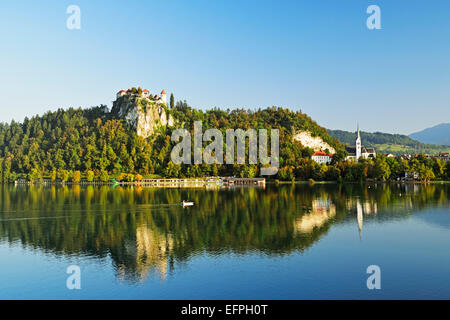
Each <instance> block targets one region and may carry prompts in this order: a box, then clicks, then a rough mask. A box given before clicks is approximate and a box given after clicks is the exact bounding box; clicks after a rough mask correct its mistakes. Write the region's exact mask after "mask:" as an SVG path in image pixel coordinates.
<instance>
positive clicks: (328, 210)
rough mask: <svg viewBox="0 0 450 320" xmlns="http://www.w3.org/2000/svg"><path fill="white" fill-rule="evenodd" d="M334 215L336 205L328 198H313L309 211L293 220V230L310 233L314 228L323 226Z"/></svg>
mask: <svg viewBox="0 0 450 320" xmlns="http://www.w3.org/2000/svg"><path fill="white" fill-rule="evenodd" d="M335 215H336V206H335V205H334V204H332V203H330V200H329V199H315V200H314V201H313V202H312V209H311V213H308V214H305V215H303V216H302V217H300V218H298V219H297V220H295V222H294V226H295V230H296V231H297V232H300V233H311V232H312V231H313V230H314V228H319V227H321V226H323V225H324V224H325V223H326V222H327V221H328V220H330V219H331V218H333V217H334V216H335Z"/></svg>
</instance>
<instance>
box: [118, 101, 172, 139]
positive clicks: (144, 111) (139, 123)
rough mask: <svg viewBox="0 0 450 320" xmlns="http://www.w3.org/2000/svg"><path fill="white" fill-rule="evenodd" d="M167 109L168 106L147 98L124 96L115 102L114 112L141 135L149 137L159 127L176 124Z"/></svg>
mask: <svg viewBox="0 0 450 320" xmlns="http://www.w3.org/2000/svg"><path fill="white" fill-rule="evenodd" d="M167 110H168V107H167V106H165V105H163V104H161V103H158V102H155V101H152V100H150V99H147V98H133V97H132V98H129V97H123V98H121V99H120V100H119V99H118V100H116V101H115V102H114V105H113V110H112V112H113V113H115V114H117V115H118V116H119V117H120V118H122V119H124V120H125V121H126V123H127V124H128V125H129V126H130V127H132V128H134V129H135V130H136V133H137V134H138V135H139V136H141V137H144V138H148V137H149V136H150V135H152V134H153V133H154V132H155V129H156V128H157V127H160V126H167V125H169V126H173V125H174V123H175V121H174V119H173V117H172V115H170V114H169V112H168V111H167Z"/></svg>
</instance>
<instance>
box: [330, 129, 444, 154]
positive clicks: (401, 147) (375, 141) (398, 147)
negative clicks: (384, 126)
mask: <svg viewBox="0 0 450 320" xmlns="http://www.w3.org/2000/svg"><path fill="white" fill-rule="evenodd" d="M328 133H329V134H330V135H331V136H332V137H334V138H336V139H338V140H339V141H341V142H342V143H343V144H346V145H351V146H353V145H354V144H355V140H356V133H355V132H349V131H343V130H328ZM361 140H362V144H363V145H364V146H366V147H374V148H375V150H376V152H377V153H392V154H396V155H401V154H415V153H422V152H423V153H426V154H434V155H436V154H438V153H439V152H450V146H444V145H436V144H427V143H422V142H420V141H417V140H414V139H412V138H410V137H408V136H407V135H402V134H390V133H383V132H374V133H369V132H361Z"/></svg>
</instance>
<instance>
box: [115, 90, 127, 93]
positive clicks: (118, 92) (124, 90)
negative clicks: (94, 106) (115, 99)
mask: <svg viewBox="0 0 450 320" xmlns="http://www.w3.org/2000/svg"><path fill="white" fill-rule="evenodd" d="M121 92H126V91H125V90H120V91H119V92H117V93H121Z"/></svg>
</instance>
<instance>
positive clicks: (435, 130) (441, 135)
mask: <svg viewBox="0 0 450 320" xmlns="http://www.w3.org/2000/svg"><path fill="white" fill-rule="evenodd" d="M409 137H410V138H412V139H414V140H417V141H420V142H423V143H432V144H440V145H447V146H450V123H441V124H438V125H437V126H434V127H431V128H428V129H425V130H422V131H419V132H415V133H411V134H410V135H409Z"/></svg>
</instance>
